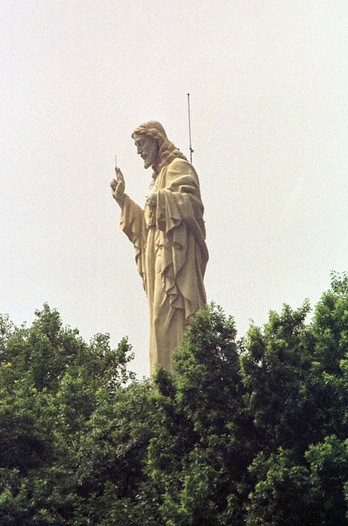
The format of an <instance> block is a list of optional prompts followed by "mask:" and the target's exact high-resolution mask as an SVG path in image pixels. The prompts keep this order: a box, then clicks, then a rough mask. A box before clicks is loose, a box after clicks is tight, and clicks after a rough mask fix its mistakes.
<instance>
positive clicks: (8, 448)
mask: <svg viewBox="0 0 348 526" xmlns="http://www.w3.org/2000/svg"><path fill="white" fill-rule="evenodd" d="M309 311H310V307H309V305H308V302H305V303H304V305H303V306H302V307H301V308H299V309H292V308H290V307H289V306H286V305H285V306H284V307H283V310H282V311H281V313H275V312H270V315H269V321H268V322H267V323H266V325H265V326H264V327H263V328H260V327H256V326H255V325H251V327H250V329H249V331H248V334H247V336H246V337H245V338H243V339H241V340H237V337H236V328H235V324H234V321H233V319H232V318H231V317H228V316H226V315H225V313H224V312H223V310H222V309H221V308H219V307H216V306H215V305H211V306H209V307H207V308H206V309H205V310H203V311H200V312H198V313H197V314H196V315H195V316H194V317H192V319H191V322H190V326H189V327H188V329H187V333H186V336H185V340H184V343H183V345H182V347H181V348H180V349H178V350H177V353H176V355H175V358H174V363H175V374H170V373H168V372H166V371H164V370H163V369H160V368H159V369H158V370H157V372H156V374H155V375H154V377H153V378H152V379H151V381H143V382H137V381H136V380H135V378H134V375H133V374H132V373H131V372H128V365H129V361H130V359H131V354H130V346H129V344H128V342H127V340H126V339H124V340H122V341H121V342H120V344H119V346H118V348H117V349H116V350H112V349H110V345H109V336H108V335H100V334H99V335H96V336H95V337H94V338H93V339H92V340H91V342H90V343H89V344H87V343H86V342H84V341H83V340H82V339H81V338H80V336H79V335H78V331H77V330H71V329H70V328H64V327H63V325H62V322H61V319H60V316H59V314H58V312H57V311H56V310H51V309H50V308H49V307H48V306H47V305H45V306H44V308H43V310H42V311H40V312H38V313H37V314H38V316H37V320H35V322H34V323H33V325H32V327H30V328H26V327H25V326H22V327H19V328H16V327H14V326H13V324H11V322H10V321H9V319H8V318H7V317H5V316H4V317H2V318H0V363H1V367H0V393H1V397H0V450H1V456H0V526H2V524H4V525H6V526H7V525H10V526H11V525H17V524H21V525H23V526H29V525H30V526H31V525H35V526H36V525H39V526H46V525H47V526H48V525H63V524H64V525H67V526H69V525H71V526H73V525H74V526H85V525H88V524H93V525H98V526H113V525H119V524H122V525H123V526H198V525H199V526H212V525H213V526H232V525H233V526H261V525H262V526H300V525H301V526H302V525H303V524H306V526H314V525H315V526H317V525H321V526H326V525H328V526H329V525H333V524H334V525H335V526H341V525H342V526H343V525H345V524H346V523H347V518H348V517H347V507H348V506H347V504H348V481H347V473H348V440H347V437H348V410H347V407H348V354H347V352H348V345H347V344H348V278H347V277H346V276H345V275H343V276H339V275H337V274H334V275H333V278H332V285H331V288H330V290H329V291H327V292H326V293H324V294H323V296H322V298H321V300H320V301H319V303H318V305H317V306H316V308H315V310H314V313H313V317H312V319H311V321H310V322H308V321H307V318H306V317H307V316H308V313H309ZM1 521H2V522H1Z"/></svg>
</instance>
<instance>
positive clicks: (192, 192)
mask: <svg viewBox="0 0 348 526" xmlns="http://www.w3.org/2000/svg"><path fill="white" fill-rule="evenodd" d="M162 177H163V179H162V181H161V182H160V189H159V190H158V194H157V195H158V197H157V211H156V225H157V228H158V229H159V230H160V231H161V233H162V235H161V244H162V251H161V277H162V283H163V287H164V289H165V291H166V294H167V295H169V297H170V301H171V304H172V306H173V307H174V308H183V309H184V310H185V317H186V318H188V317H189V316H190V315H191V314H193V313H194V312H196V311H197V310H199V309H201V308H203V307H204V306H205V304H206V294H205V289H204V284H203V278H204V273H205V268H206V264H207V261H208V250H207V247H206V243H205V225H204V221H203V211H204V207H203V203H202V200H201V195H200V187H199V180H198V176H197V174H196V172H195V170H194V168H193V167H192V166H191V165H190V164H189V163H188V162H187V161H185V160H182V159H175V160H174V161H173V162H172V163H170V164H169V165H168V166H167V167H166V168H165V169H164V173H163V175H162Z"/></svg>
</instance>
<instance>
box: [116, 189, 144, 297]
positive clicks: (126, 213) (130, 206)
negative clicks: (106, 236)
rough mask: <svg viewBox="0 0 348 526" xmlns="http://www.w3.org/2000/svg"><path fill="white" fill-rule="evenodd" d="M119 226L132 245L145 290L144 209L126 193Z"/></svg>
mask: <svg viewBox="0 0 348 526" xmlns="http://www.w3.org/2000/svg"><path fill="white" fill-rule="evenodd" d="M120 227H121V230H122V231H123V232H124V233H125V234H126V236H127V237H128V239H129V240H130V241H131V242H132V243H133V245H134V249H135V261H136V264H137V268H138V272H139V274H140V276H141V278H142V280H143V286H144V289H145V291H146V272H145V261H144V258H145V242H146V237H145V235H146V234H145V223H144V210H143V209H142V208H140V206H139V205H137V204H136V203H135V202H134V201H133V200H132V199H130V197H129V196H128V195H125V201H124V205H123V209H122V214H121V221H120Z"/></svg>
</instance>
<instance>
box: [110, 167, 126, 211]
mask: <svg viewBox="0 0 348 526" xmlns="http://www.w3.org/2000/svg"><path fill="white" fill-rule="evenodd" d="M115 173H116V179H112V181H111V183H110V186H111V190H112V197H113V198H114V199H115V201H116V202H117V204H118V205H119V206H120V207H121V208H123V204H124V197H125V193H124V191H125V188H126V184H125V182H124V177H123V173H122V172H121V170H120V169H119V168H115Z"/></svg>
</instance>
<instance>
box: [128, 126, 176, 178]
mask: <svg viewBox="0 0 348 526" xmlns="http://www.w3.org/2000/svg"><path fill="white" fill-rule="evenodd" d="M132 137H133V139H134V143H135V145H136V147H137V152H138V154H139V155H140V156H141V157H142V159H143V160H144V167H145V168H149V167H150V166H152V168H153V169H154V171H155V172H159V170H160V169H161V168H162V167H163V166H165V165H166V164H168V163H170V162H171V161H172V160H173V159H174V158H175V157H179V158H182V159H186V158H185V156H184V155H183V154H182V153H181V152H180V151H179V150H178V149H177V148H176V147H175V146H174V144H173V143H172V142H170V141H169V140H168V137H167V134H166V132H165V131H164V128H163V126H162V124H160V123H159V122H157V121H149V122H146V123H145V124H141V125H140V126H138V127H137V128H136V129H135V130H134V132H133V133H132Z"/></svg>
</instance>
